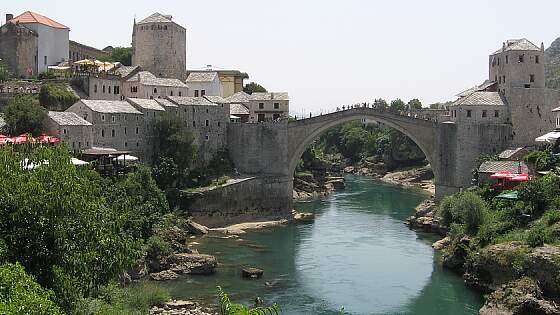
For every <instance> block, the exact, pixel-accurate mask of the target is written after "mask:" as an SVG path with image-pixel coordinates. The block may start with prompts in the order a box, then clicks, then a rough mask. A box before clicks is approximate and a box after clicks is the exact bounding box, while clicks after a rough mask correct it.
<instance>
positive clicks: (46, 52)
mask: <svg viewBox="0 0 560 315" xmlns="http://www.w3.org/2000/svg"><path fill="white" fill-rule="evenodd" d="M6 23H13V24H19V25H23V26H25V27H26V28H28V29H30V30H32V31H34V32H35V33H36V34H37V36H38V42H37V71H38V72H39V73H40V72H43V71H46V70H47V67H48V66H53V65H57V64H59V63H61V62H64V61H68V52H69V40H68V36H69V33H70V29H69V28H68V27H66V26H64V25H63V24H61V23H58V22H56V21H54V20H52V19H50V18H48V17H46V16H43V15H41V14H38V13H35V12H31V11H26V12H24V13H22V14H20V15H18V16H17V17H15V18H12V19H9V20H8V21H7V22H6Z"/></svg>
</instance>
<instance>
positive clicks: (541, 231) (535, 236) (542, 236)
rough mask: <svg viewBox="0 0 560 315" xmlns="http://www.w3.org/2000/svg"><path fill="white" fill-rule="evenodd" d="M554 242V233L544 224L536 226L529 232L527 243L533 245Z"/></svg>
mask: <svg viewBox="0 0 560 315" xmlns="http://www.w3.org/2000/svg"><path fill="white" fill-rule="evenodd" d="M552 242H554V237H553V235H552V233H551V232H550V230H549V229H547V228H546V227H545V226H543V225H542V224H538V225H536V226H534V227H533V228H531V229H530V230H529V232H528V233H527V244H528V245H529V246H531V247H538V246H543V245H544V244H545V243H552Z"/></svg>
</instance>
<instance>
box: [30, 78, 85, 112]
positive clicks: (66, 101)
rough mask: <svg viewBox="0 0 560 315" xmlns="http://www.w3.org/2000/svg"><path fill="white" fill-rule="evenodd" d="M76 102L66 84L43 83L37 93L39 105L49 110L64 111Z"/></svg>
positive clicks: (76, 99) (74, 96)
mask: <svg viewBox="0 0 560 315" xmlns="http://www.w3.org/2000/svg"><path fill="white" fill-rule="evenodd" d="M77 101H78V98H77V97H76V95H74V93H72V92H71V90H70V87H69V86H68V85H67V84H61V83H44V84H43V85H41V91H40V92H39V103H40V104H41V106H43V107H44V108H47V109H49V110H59V111H64V110H66V109H68V107H70V106H72V105H73V104H74V103H76V102H77Z"/></svg>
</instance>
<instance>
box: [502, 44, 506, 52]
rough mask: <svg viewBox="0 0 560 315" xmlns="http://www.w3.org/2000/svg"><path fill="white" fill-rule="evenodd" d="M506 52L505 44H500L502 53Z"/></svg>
mask: <svg viewBox="0 0 560 315" xmlns="http://www.w3.org/2000/svg"><path fill="white" fill-rule="evenodd" d="M504 51H506V43H505V42H502V52H504Z"/></svg>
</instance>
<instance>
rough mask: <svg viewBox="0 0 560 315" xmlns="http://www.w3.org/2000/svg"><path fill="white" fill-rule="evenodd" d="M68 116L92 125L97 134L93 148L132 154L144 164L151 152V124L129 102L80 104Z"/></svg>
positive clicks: (95, 101) (86, 101) (98, 101)
mask: <svg viewBox="0 0 560 315" xmlns="http://www.w3.org/2000/svg"><path fill="white" fill-rule="evenodd" d="M67 112H73V113H76V114H77V115H78V116H79V117H81V118H83V119H84V120H86V121H88V122H90V123H91V124H92V125H93V126H92V134H93V145H92V146H93V147H102V148H113V149H117V150H126V151H131V152H132V154H133V155H137V156H138V157H140V158H141V160H142V161H149V158H150V157H146V156H144V155H143V154H144V152H146V151H147V150H148V148H147V147H148V146H149V145H150V144H149V143H147V138H146V137H147V136H148V128H147V122H146V121H145V120H144V115H142V113H141V112H140V111H138V110H137V109H136V108H134V106H132V105H131V104H130V103H128V102H126V101H106V100H83V99H82V100H80V101H78V102H76V103H75V104H74V105H72V106H70V108H68V110H67Z"/></svg>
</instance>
